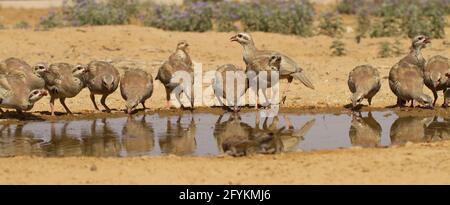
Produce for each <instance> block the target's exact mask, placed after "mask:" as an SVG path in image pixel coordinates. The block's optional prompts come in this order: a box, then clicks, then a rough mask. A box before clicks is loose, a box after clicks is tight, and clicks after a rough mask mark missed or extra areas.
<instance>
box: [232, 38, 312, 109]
mask: <svg viewBox="0 0 450 205" xmlns="http://www.w3.org/2000/svg"><path fill="white" fill-rule="evenodd" d="M231 41H236V42H238V43H239V44H241V45H242V47H243V48H244V54H243V58H244V62H245V64H246V65H247V66H248V65H249V64H250V62H251V61H252V59H254V58H255V57H257V56H260V57H261V56H266V57H267V58H270V57H271V56H272V55H279V56H281V58H282V60H281V67H280V70H279V72H280V74H279V75H280V79H287V81H288V86H286V88H285V90H284V91H283V93H282V98H281V99H282V100H281V101H282V103H284V102H285V100H286V92H287V90H289V86H290V84H291V83H292V80H293V79H297V80H299V81H300V82H302V83H303V84H304V85H305V86H306V87H308V88H311V89H314V85H313V84H312V83H311V81H310V80H309V78H308V77H307V76H306V75H305V71H304V70H303V69H302V68H301V67H300V66H299V65H298V64H297V63H296V62H295V61H294V60H293V59H291V58H289V57H288V56H286V55H284V54H282V53H279V52H275V51H269V50H258V49H256V47H255V43H254V42H253V39H252V37H251V36H250V34H248V33H238V34H237V35H235V36H233V37H231ZM247 69H252V68H249V67H247Z"/></svg>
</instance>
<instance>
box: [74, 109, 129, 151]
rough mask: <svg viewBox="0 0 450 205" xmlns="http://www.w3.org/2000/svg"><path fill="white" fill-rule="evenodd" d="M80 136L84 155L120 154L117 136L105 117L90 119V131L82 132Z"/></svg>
mask: <svg viewBox="0 0 450 205" xmlns="http://www.w3.org/2000/svg"><path fill="white" fill-rule="evenodd" d="M81 138H82V140H83V152H84V155H86V156H96V157H115V156H119V154H120V142H119V140H118V139H119V136H118V134H117V133H116V132H114V131H113V130H112V128H111V126H110V125H109V122H108V120H107V119H106V118H103V119H101V120H99V119H95V120H92V122H91V127H90V132H82V137H81Z"/></svg>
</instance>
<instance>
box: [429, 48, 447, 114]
mask: <svg viewBox="0 0 450 205" xmlns="http://www.w3.org/2000/svg"><path fill="white" fill-rule="evenodd" d="M448 72H450V61H449V59H448V58H445V57H443V56H439V55H437V56H434V57H432V58H430V60H428V62H427V64H426V66H425V71H424V82H425V85H426V86H427V87H428V88H429V89H430V90H431V91H432V92H433V96H434V101H433V106H435V105H436V101H437V99H438V94H437V91H439V90H442V91H443V93H444V94H445V92H446V91H447V88H449V87H450V80H449V79H450V78H449V77H447V76H446V74H447V73H448ZM442 106H443V107H447V106H448V99H446V100H445V102H444V104H443V105H442Z"/></svg>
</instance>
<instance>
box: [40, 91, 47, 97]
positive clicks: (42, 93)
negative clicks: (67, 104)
mask: <svg viewBox="0 0 450 205" xmlns="http://www.w3.org/2000/svg"><path fill="white" fill-rule="evenodd" d="M47 95H48V92H47V91H46V90H44V91H42V92H41V94H40V96H47Z"/></svg>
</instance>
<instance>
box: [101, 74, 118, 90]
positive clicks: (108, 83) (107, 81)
mask: <svg viewBox="0 0 450 205" xmlns="http://www.w3.org/2000/svg"><path fill="white" fill-rule="evenodd" d="M102 86H103V87H104V88H106V89H107V90H114V86H115V84H114V76H112V75H104V76H102Z"/></svg>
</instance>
